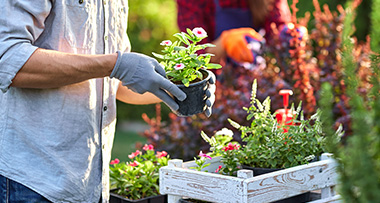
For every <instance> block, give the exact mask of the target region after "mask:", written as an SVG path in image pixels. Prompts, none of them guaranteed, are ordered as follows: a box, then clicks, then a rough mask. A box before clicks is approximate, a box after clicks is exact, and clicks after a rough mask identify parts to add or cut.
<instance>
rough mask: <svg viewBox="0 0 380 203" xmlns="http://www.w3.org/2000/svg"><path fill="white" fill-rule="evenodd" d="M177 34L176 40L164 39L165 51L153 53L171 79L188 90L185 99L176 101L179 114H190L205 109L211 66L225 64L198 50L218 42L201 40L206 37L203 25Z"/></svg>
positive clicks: (184, 89) (181, 87) (182, 88)
mask: <svg viewBox="0 0 380 203" xmlns="http://www.w3.org/2000/svg"><path fill="white" fill-rule="evenodd" d="M174 36H175V37H176V38H177V39H178V40H177V41H175V42H171V41H170V40H165V41H163V42H161V45H162V46H164V49H163V50H162V54H157V53H152V54H153V55H154V56H155V57H156V58H158V59H160V60H161V64H162V65H163V66H164V67H165V71H166V75H167V77H168V79H169V80H171V81H172V82H173V83H175V84H177V86H178V87H179V88H180V89H181V90H182V91H184V92H185V93H186V95H187V98H186V99H185V100H184V101H179V100H176V102H177V103H178V104H179V110H178V115H181V116H189V115H193V114H197V113H200V112H203V111H204V106H205V100H204V94H205V89H206V85H207V82H208V81H209V80H210V77H211V74H210V71H208V69H219V68H221V67H222V66H221V65H219V64H214V63H210V59H211V56H213V55H212V54H209V53H204V54H200V53H199V51H202V50H204V49H206V48H207V47H214V46H215V45H213V44H210V43H206V44H198V43H199V42H200V41H202V39H204V38H206V37H207V33H206V31H205V30H204V29H203V28H199V27H198V28H194V29H193V30H190V29H187V33H185V32H180V33H176V34H174Z"/></svg>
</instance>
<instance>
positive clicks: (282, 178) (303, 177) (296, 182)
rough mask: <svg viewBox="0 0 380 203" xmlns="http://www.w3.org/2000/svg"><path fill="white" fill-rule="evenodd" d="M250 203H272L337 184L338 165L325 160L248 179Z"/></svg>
mask: <svg viewBox="0 0 380 203" xmlns="http://www.w3.org/2000/svg"><path fill="white" fill-rule="evenodd" d="M245 182H246V183H247V184H248V186H247V188H248V200H249V202H270V201H276V200H280V199H284V198H287V197H291V196H295V195H298V194H301V193H304V192H307V191H313V190H317V189H322V188H326V187H330V186H333V185H336V184H337V174H336V163H335V162H334V161H333V160H331V159H330V160H324V161H318V162H314V163H310V164H307V165H302V166H297V167H293V168H289V169H284V170H281V171H276V172H272V173H268V174H264V175H261V176H257V177H253V178H250V179H246V180H245Z"/></svg>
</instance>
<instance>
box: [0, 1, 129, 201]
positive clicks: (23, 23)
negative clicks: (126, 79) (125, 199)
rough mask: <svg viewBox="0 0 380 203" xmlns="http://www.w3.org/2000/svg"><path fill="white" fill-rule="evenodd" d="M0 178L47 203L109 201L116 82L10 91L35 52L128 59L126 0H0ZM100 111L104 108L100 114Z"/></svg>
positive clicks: (105, 81)
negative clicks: (124, 53) (118, 54)
mask: <svg viewBox="0 0 380 203" xmlns="http://www.w3.org/2000/svg"><path fill="white" fill-rule="evenodd" d="M0 5H1V6H0V13H1V14H0V89H1V90H2V91H0V174H1V175H3V176H6V177H8V178H10V179H13V180H15V181H17V182H20V183H22V184H24V185H26V186H27V187H29V188H31V189H33V190H35V191H36V192H38V193H40V194H42V195H43V196H45V197H46V198H47V199H49V200H51V201H53V202H98V201H99V199H100V197H101V195H102V196H103V202H105V201H106V200H107V199H108V197H109V192H108V191H109V176H108V175H109V173H108V164H109V161H110V154H111V147H112V143H113V135H114V129H115V123H116V99H115V97H116V91H117V87H118V84H119V81H118V80H116V79H110V78H108V77H106V78H99V79H92V80H87V81H84V82H81V83H77V84H73V85H68V86H64V87H61V88H55V89H27V88H14V87H9V86H10V84H11V81H12V79H13V78H14V76H15V75H16V73H17V72H18V71H19V70H20V68H21V67H22V66H23V65H24V63H25V62H26V61H27V60H28V58H29V57H30V56H31V54H32V53H33V52H34V51H35V50H36V49H37V47H40V48H45V49H52V50H59V51H63V52H70V53H78V54H103V53H106V54H107V53H114V52H116V51H117V50H122V51H129V47H130V43H129V40H128V37H127V34H126V29H127V15H128V13H127V12H128V1H127V0H112V1H111V0H0ZM105 107H106V108H105Z"/></svg>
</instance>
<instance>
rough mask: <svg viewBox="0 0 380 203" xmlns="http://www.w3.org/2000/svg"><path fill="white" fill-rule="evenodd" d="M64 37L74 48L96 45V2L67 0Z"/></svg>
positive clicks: (88, 47)
mask: <svg viewBox="0 0 380 203" xmlns="http://www.w3.org/2000/svg"><path fill="white" fill-rule="evenodd" d="M65 4H66V16H65V27H64V29H65V31H64V37H65V39H66V41H67V42H68V43H69V45H70V46H71V47H72V48H75V49H79V50H81V49H85V50H88V49H90V48H91V47H93V45H94V41H95V40H94V35H95V34H96V33H94V30H95V29H96V27H95V25H96V22H95V23H94V22H93V20H95V14H93V12H95V9H94V4H93V3H91V1H90V0H66V1H65Z"/></svg>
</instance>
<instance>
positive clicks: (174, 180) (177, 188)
mask: <svg viewBox="0 0 380 203" xmlns="http://www.w3.org/2000/svg"><path fill="white" fill-rule="evenodd" d="M242 180H244V179H241V178H237V177H231V176H225V175H219V174H213V173H207V172H199V171H193V170H189V169H183V168H169V167H162V168H161V169H160V193H161V194H168V195H178V196H185V197H190V198H196V199H199V200H205V201H211V202H239V203H241V202H244V201H243V200H242V199H243V198H244V192H243V181H242Z"/></svg>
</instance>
